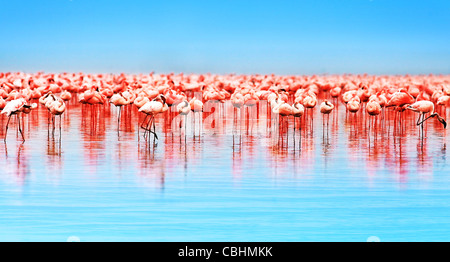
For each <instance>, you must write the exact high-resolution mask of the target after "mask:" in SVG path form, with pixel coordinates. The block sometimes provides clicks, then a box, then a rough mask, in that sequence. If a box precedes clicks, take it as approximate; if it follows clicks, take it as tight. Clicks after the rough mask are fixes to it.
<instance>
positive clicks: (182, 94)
mask: <svg viewBox="0 0 450 262" xmlns="http://www.w3.org/2000/svg"><path fill="white" fill-rule="evenodd" d="M75 99H76V101H77V102H78V103H82V104H86V105H93V106H95V105H97V104H107V103H111V104H113V105H114V106H116V107H118V110H119V114H118V119H117V121H118V128H119V124H120V119H121V110H122V107H137V109H138V111H139V112H140V113H141V114H142V115H143V117H144V119H143V121H142V122H140V123H138V124H139V129H142V130H143V135H144V138H145V140H146V141H149V142H150V140H151V136H153V143H155V141H156V140H158V135H157V131H156V121H155V118H157V117H158V116H161V117H165V116H167V115H166V113H165V112H166V111H169V108H171V110H170V111H172V112H174V113H175V114H178V115H181V116H184V117H186V116H187V115H188V114H193V119H194V126H195V114H198V115H199V116H198V119H201V116H200V115H201V114H202V113H203V111H204V105H205V103H206V102H208V101H210V102H215V103H218V105H222V104H224V103H226V102H228V101H230V102H231V104H232V106H233V107H234V115H233V117H234V118H237V117H238V114H237V112H238V111H241V110H245V109H246V108H252V107H254V106H255V105H258V103H261V102H264V103H267V105H268V106H267V110H268V114H270V115H273V116H275V117H276V119H277V120H278V121H276V122H275V125H278V126H277V127H278V128H279V129H280V130H286V131H287V128H288V126H289V124H288V122H287V120H286V119H289V117H293V123H294V131H295V129H296V127H295V126H296V122H297V123H298V124H297V128H300V123H302V122H303V123H308V121H311V122H312V120H313V119H312V118H313V114H312V112H313V111H314V110H320V113H321V114H322V115H323V118H322V119H323V120H322V121H323V127H326V126H327V125H328V121H329V120H328V118H329V115H330V113H332V112H333V110H334V109H335V107H336V106H337V103H343V104H344V105H345V108H346V115H348V116H349V117H351V115H352V114H353V115H355V116H356V113H358V112H360V114H359V115H358V116H363V117H370V119H371V121H372V122H373V123H382V124H383V123H384V124H386V118H387V117H388V116H390V117H391V120H392V118H393V120H394V121H393V123H394V124H393V125H394V128H395V126H396V125H397V123H399V125H400V126H401V125H402V120H403V119H404V117H403V114H404V113H403V112H405V111H412V112H416V113H417V115H418V118H417V121H416V122H415V125H416V126H417V127H418V128H419V136H420V137H421V138H422V139H423V136H424V134H423V127H424V124H425V123H426V121H427V120H431V119H434V120H433V121H439V122H440V123H442V125H443V127H444V128H445V127H446V126H447V123H446V121H445V108H446V107H447V106H448V105H450V76H442V75H438V76H436V75H420V76H408V75H406V76H370V75H320V76H319V75H312V76H276V75H213V74H189V75H185V74H182V73H180V74H154V73H151V74H141V75H127V74H118V75H114V74H83V73H60V74H51V73H35V74H28V73H22V72H17V73H0V110H2V111H1V114H2V115H6V117H7V122H6V126H5V127H4V128H5V130H6V131H5V135H4V140H5V141H6V138H7V131H8V126H9V124H10V120H11V117H13V116H15V117H16V118H17V123H18V124H17V128H18V131H19V133H20V135H21V138H22V139H23V140H24V141H25V135H24V132H23V126H21V121H20V118H21V116H23V115H26V114H30V113H31V114H32V112H33V110H34V109H36V108H37V107H45V108H46V109H48V123H49V125H50V123H52V124H53V129H54V126H55V122H56V119H55V117H56V116H59V117H61V115H62V114H64V112H65V111H66V106H67V103H68V101H70V100H75ZM218 108H220V106H219V107H218ZM316 108H318V109H316ZM386 111H388V112H389V114H387V113H386ZM244 112H245V111H244ZM361 112H363V113H362V114H361ZM241 116H242V114H241ZM198 121H200V120H198ZM372 122H371V123H372ZM184 124H185V125H186V118H184ZM371 125H374V124H371ZM60 126H61V125H60ZM179 126H180V129H181V128H182V123H181V122H180V124H179ZM310 127H312V125H311V126H310ZM369 128H370V125H369ZM139 129H138V130H139ZM382 130H385V129H380V130H378V131H377V130H376V129H374V132H382ZM394 130H395V129H394ZM194 132H195V129H194ZM199 135H200V134H199Z"/></svg>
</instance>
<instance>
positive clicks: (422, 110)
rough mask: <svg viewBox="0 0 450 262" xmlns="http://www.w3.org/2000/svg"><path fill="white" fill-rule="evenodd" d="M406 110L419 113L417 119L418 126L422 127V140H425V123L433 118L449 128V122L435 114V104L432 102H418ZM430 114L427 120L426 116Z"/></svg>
mask: <svg viewBox="0 0 450 262" xmlns="http://www.w3.org/2000/svg"><path fill="white" fill-rule="evenodd" d="M406 109H408V110H411V111H413V112H416V113H419V114H420V115H419V118H418V119H417V123H416V125H417V126H419V125H420V127H421V133H422V139H423V123H424V122H425V121H426V120H428V119H429V118H431V117H436V118H437V119H438V121H439V122H441V123H442V125H444V128H446V127H447V122H445V119H444V118H443V117H441V116H440V115H439V114H438V113H436V112H434V103H433V102H431V101H425V100H423V101H418V102H415V103H413V104H412V105H409V106H408V107H406ZM428 113H429V114H430V115H429V116H428V117H426V118H425V114H428Z"/></svg>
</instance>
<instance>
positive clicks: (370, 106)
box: [366, 99, 381, 133]
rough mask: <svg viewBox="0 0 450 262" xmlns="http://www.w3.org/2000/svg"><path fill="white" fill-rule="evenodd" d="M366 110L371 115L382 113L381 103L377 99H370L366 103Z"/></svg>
mask: <svg viewBox="0 0 450 262" xmlns="http://www.w3.org/2000/svg"><path fill="white" fill-rule="evenodd" d="M366 112H367V113H368V114H369V115H370V116H374V117H376V116H378V115H379V114H380V113H381V105H380V103H379V102H378V101H376V100H370V99H369V102H367V105H366ZM369 133H370V124H369Z"/></svg>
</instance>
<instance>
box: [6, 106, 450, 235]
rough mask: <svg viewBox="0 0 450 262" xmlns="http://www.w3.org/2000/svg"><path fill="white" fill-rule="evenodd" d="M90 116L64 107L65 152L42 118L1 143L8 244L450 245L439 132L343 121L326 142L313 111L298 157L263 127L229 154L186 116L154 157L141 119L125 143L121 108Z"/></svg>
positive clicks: (228, 139) (226, 140)
mask: <svg viewBox="0 0 450 262" xmlns="http://www.w3.org/2000/svg"><path fill="white" fill-rule="evenodd" d="M83 110H84V111H83ZM86 110H88V109H86V108H81V107H80V106H76V107H75V106H74V107H72V108H70V107H69V111H68V112H66V113H65V114H66V115H64V117H63V125H62V131H61V142H60V141H59V130H58V128H56V131H55V138H53V136H52V134H51V131H50V133H49V131H48V128H47V127H48V125H47V113H46V112H45V111H44V110H40V111H37V112H32V113H31V114H30V116H28V117H27V118H25V123H26V129H25V130H26V131H25V135H26V138H27V140H26V142H25V143H23V144H22V143H21V139H20V136H18V135H17V134H16V132H15V126H14V125H12V127H11V128H10V131H9V132H10V133H8V137H7V143H6V144H5V143H1V144H0V156H2V157H1V158H0V166H1V167H2V168H1V171H0V240H1V241H67V240H68V238H69V237H77V238H78V239H79V240H80V241H362V242H365V241H367V239H368V238H369V237H371V236H376V237H378V238H379V239H380V240H381V241H449V240H450V219H449V218H450V176H449V174H450V172H449V171H450V165H449V161H448V160H447V156H448V153H447V151H446V143H447V142H448V137H446V133H445V130H442V128H439V126H437V125H434V124H432V123H431V122H430V123H428V124H427V130H426V135H427V137H426V139H425V142H424V146H423V147H421V141H420V140H419V138H418V133H417V130H416V127H415V126H414V119H413V117H415V115H413V114H411V115H410V118H411V119H410V120H409V122H407V123H406V125H405V126H406V127H407V129H406V131H405V132H406V135H404V136H399V137H395V136H393V135H392V132H393V130H392V129H391V130H390V135H387V134H384V135H382V133H381V131H380V135H379V136H378V137H377V138H376V139H375V138H374V137H368V136H367V130H365V131H364V130H363V131H361V132H360V133H354V132H353V129H352V125H351V124H350V123H349V122H348V121H346V117H345V112H343V110H341V111H340V112H335V115H334V116H332V117H333V119H334V121H332V122H331V123H330V127H329V129H328V130H329V131H328V136H326V131H324V132H322V130H325V129H322V120H321V116H320V114H319V113H317V112H316V114H315V115H314V119H315V121H314V123H313V125H314V133H312V134H311V132H310V131H309V130H308V129H307V128H305V127H303V131H302V132H303V133H302V145H301V146H302V149H301V150H298V148H297V146H298V142H299V141H298V140H296V146H295V147H294V144H293V143H294V142H293V140H292V135H293V134H292V130H289V133H288V136H289V139H290V140H289V141H287V142H288V145H286V146H282V147H277V145H278V140H277V139H278V137H277V135H276V134H273V133H270V132H269V131H268V129H267V126H266V124H265V123H266V120H264V121H262V120H261V121H260V122H258V123H256V124H255V127H254V129H253V130H252V132H251V133H249V134H248V135H247V132H246V128H245V123H244V127H243V130H244V131H242V133H241V142H242V143H241V144H238V145H235V146H233V134H234V139H235V141H236V140H238V135H237V134H239V132H236V130H234V131H233V125H232V124H231V123H230V122H228V123H227V124H222V122H220V125H219V127H218V128H217V129H214V130H211V129H208V128H207V126H203V127H202V130H201V132H202V136H201V138H200V139H199V138H198V137H196V138H195V139H194V137H193V135H192V132H193V131H192V118H188V121H187V122H188V130H187V134H188V135H187V137H186V144H185V142H184V132H183V131H181V138H182V141H181V143H180V133H179V132H180V131H179V130H178V129H177V128H172V130H165V131H164V130H163V127H162V126H163V123H164V120H163V117H162V116H160V117H159V118H158V123H157V124H158V125H157V132H158V134H159V135H160V140H159V142H158V144H157V146H156V147H153V146H148V144H147V143H146V142H145V140H144V139H143V137H142V131H140V132H141V133H140V134H139V138H138V133H137V121H138V119H137V113H136V112H135V111H131V112H130V116H131V117H130V119H129V120H128V121H129V123H127V122H126V121H125V120H124V123H122V125H121V132H120V135H118V133H117V122H116V121H117V118H116V117H117V110H116V108H114V107H111V108H109V106H108V107H107V109H106V112H107V113H104V112H103V113H99V114H100V115H102V114H105V116H104V117H102V118H94V117H93V116H92V115H89V114H87V113H86ZM230 112H232V111H230ZM230 112H227V115H226V117H225V118H227V119H229V118H230V117H232V113H230ZM33 114H34V115H33ZM102 116H103V115H102ZM82 118H84V121H82ZM260 118H261V119H262V117H260ZM123 119H124V118H123ZM141 120H142V118H141ZM2 121H3V124H4V123H5V122H4V119H3V118H2ZM94 121H98V122H99V124H97V123H96V122H95V124H93V123H94ZM291 121H292V120H291ZM57 123H59V122H58V121H57ZM175 126H176V125H175ZM290 127H292V122H291V123H290ZM11 130H12V131H11ZM172 131H173V133H172ZM352 132H353V133H352ZM172 134H173V136H172ZM297 135H298V133H297ZM284 139H286V137H285V138H284ZM296 139H299V137H298V136H297V138H296ZM369 141H370V144H369ZM283 143H286V141H285V140H284V141H283Z"/></svg>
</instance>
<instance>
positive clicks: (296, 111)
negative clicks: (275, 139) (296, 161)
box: [292, 102, 305, 148]
mask: <svg viewBox="0 0 450 262" xmlns="http://www.w3.org/2000/svg"><path fill="white" fill-rule="evenodd" d="M304 113H305V107H304V106H303V105H302V104H301V103H299V102H297V103H294V104H293V105H292V115H293V116H294V146H295V121H296V120H295V119H296V118H299V119H300V123H299V130H300V144H299V147H300V148H301V146H302V129H301V124H302V122H301V117H302V116H303V114H304Z"/></svg>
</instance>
